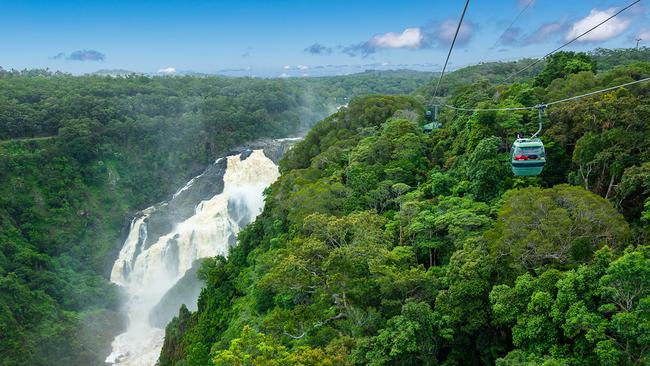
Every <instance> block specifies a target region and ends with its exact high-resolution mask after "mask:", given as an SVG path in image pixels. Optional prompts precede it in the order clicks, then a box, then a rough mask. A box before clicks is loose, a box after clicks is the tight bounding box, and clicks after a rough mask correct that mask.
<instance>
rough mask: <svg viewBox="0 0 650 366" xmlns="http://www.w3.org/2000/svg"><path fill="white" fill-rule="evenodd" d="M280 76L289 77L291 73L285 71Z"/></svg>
mask: <svg viewBox="0 0 650 366" xmlns="http://www.w3.org/2000/svg"><path fill="white" fill-rule="evenodd" d="M280 77H281V78H288V77H289V74H287V73H286V72H283V73H282V74H280Z"/></svg>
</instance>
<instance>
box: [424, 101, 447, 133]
mask: <svg viewBox="0 0 650 366" xmlns="http://www.w3.org/2000/svg"><path fill="white" fill-rule="evenodd" d="M434 111H435V113H431V110H430V109H429V110H427V111H426V112H425V114H424V120H425V121H426V122H428V123H427V124H425V125H424V126H422V129H423V130H424V133H427V134H429V133H431V132H433V130H435V129H438V128H442V123H440V122H438V106H437V105H436V106H434Z"/></svg>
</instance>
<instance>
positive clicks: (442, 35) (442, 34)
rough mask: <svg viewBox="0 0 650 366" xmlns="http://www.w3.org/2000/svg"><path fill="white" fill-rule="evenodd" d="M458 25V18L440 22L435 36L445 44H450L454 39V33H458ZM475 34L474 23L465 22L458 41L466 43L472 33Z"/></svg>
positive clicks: (459, 32) (461, 27)
mask: <svg viewBox="0 0 650 366" xmlns="http://www.w3.org/2000/svg"><path fill="white" fill-rule="evenodd" d="M456 27H458V20H455V19H447V20H444V21H442V22H440V23H439V24H438V26H437V27H436V33H435V37H436V38H437V39H438V40H439V41H440V42H442V43H444V45H447V44H450V43H451V41H452V40H453V39H454V34H455V33H456ZM473 34H474V25H473V24H472V23H470V22H463V24H462V25H461V26H460V30H459V31H458V37H457V38H456V42H458V43H465V42H468V41H469V40H470V39H471V38H472V35H473Z"/></svg>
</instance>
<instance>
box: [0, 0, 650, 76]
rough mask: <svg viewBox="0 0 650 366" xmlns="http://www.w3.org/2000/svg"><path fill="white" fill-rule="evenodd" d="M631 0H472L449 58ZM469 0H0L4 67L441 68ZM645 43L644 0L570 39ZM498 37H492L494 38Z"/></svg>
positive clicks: (581, 22) (507, 45) (582, 19)
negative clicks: (588, 31)
mask: <svg viewBox="0 0 650 366" xmlns="http://www.w3.org/2000/svg"><path fill="white" fill-rule="evenodd" d="M631 2H632V0H617V1H608V0H592V1H588V0H572V1H558V0H552V1H551V0H532V3H531V4H530V5H529V6H528V8H527V9H526V11H525V12H524V13H523V14H522V16H521V17H520V18H519V20H518V21H517V22H516V23H515V24H514V26H513V27H511V28H510V30H509V31H508V32H506V33H505V34H504V33H503V32H504V31H505V30H506V28H507V27H508V25H509V24H510V23H511V22H512V21H513V20H514V19H515V18H516V17H517V14H519V13H520V11H521V10H522V9H524V7H526V5H527V4H528V3H529V0H502V1H487V0H473V1H470V5H469V8H468V11H467V15H466V19H465V26H464V27H463V29H462V30H461V34H460V43H459V44H458V46H457V47H456V48H455V50H454V53H453V55H452V63H451V68H452V69H453V68H455V67H460V66H464V65H468V64H473V63H478V62H481V61H489V60H510V59H516V58H520V57H524V56H532V57H537V56H542V55H543V54H545V53H546V52H548V51H550V50H551V49H553V48H554V47H556V46H558V45H559V44H560V43H561V42H563V41H565V40H566V39H569V38H570V37H571V36H572V35H577V34H579V33H581V32H582V31H584V30H586V29H588V28H589V27H591V26H592V25H595V24H596V23H598V22H599V21H601V20H603V19H605V18H606V17H607V16H609V15H611V14H613V13H614V12H615V11H616V10H618V9H620V8H621V7H623V6H625V5H627V4H629V3H631ZM463 5H464V0H445V1H439V0H427V1H424V0H393V1H384V0H372V1H370V0H357V1H352V0H347V1H340V0H328V1H296V0H283V1H254V0H240V1H207V0H203V1H200V0H185V1H164V0H158V1H136V0H112V1H108V0H105V1H99V0H79V1H73V0H59V1H36V0H17V1H8V0H0V66H1V67H4V68H6V69H7V68H17V69H23V68H46V67H47V68H50V69H53V70H62V71H67V72H72V73H75V74H79V73H85V72H92V71H96V70H99V69H126V70H130V71H137V72H147V73H149V72H161V73H164V72H167V73H173V72H182V71H195V72H205V73H224V74H230V75H252V76H287V75H290V76H299V75H323V74H338V73H347V72H352V71H360V70H363V69H381V68H404V67H408V68H413V69H419V70H432V71H436V70H439V69H440V67H441V66H440V65H441V64H442V63H443V62H444V57H445V55H446V53H447V49H448V45H449V43H450V40H451V37H452V36H453V31H454V29H455V26H456V22H457V20H458V17H459V16H460V12H461V10H462V6H463ZM636 38H642V39H643V40H642V41H641V45H650V16H649V15H648V12H647V11H646V9H645V7H644V6H643V1H642V2H641V3H640V4H637V5H635V6H634V7H633V8H631V9H630V10H628V11H626V12H625V13H623V14H621V15H620V16H618V17H617V18H615V19H613V20H611V21H610V22H608V23H607V24H606V25H605V26H603V27H602V29H601V28H599V29H598V30H596V31H594V32H593V33H591V34H590V35H589V36H588V37H586V38H585V41H584V42H578V43H577V44H576V45H575V46H572V47H570V48H569V49H573V50H586V49H593V48H595V47H633V46H634V45H635V43H636V42H635V39H636ZM495 43H496V47H493V45H495Z"/></svg>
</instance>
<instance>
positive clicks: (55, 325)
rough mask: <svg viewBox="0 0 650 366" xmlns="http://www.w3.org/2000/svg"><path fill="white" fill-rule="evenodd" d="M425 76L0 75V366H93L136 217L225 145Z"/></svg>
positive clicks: (105, 339) (309, 120) (302, 122)
mask: <svg viewBox="0 0 650 366" xmlns="http://www.w3.org/2000/svg"><path fill="white" fill-rule="evenodd" d="M430 77H431V75H430V74H428V73H416V72H392V73H383V74H381V75H379V74H376V73H372V72H368V73H363V74H358V75H350V76H347V77H336V78H318V79H314V80H311V79H296V80H280V79H275V80H271V79H269V80H264V79H251V78H225V77H203V78H199V77H146V76H142V75H128V76H125V77H106V76H96V75H88V76H80V77H77V76H71V75H67V74H61V73H52V72H49V71H47V70H24V71H16V70H2V69H0V329H1V331H0V365H3V366H4V365H84V366H87V365H96V364H97V365H103V364H104V363H103V360H104V358H105V357H106V356H107V355H108V353H109V352H110V341H111V340H112V338H113V337H114V336H115V335H116V334H117V333H118V332H119V331H120V329H121V328H122V327H123V325H122V321H121V320H120V318H119V316H118V313H117V310H118V303H119V301H118V300H119V299H118V296H119V295H118V291H117V290H116V288H115V287H114V286H113V285H110V284H109V282H108V280H107V279H106V278H107V276H108V273H109V272H110V266H111V265H112V262H113V260H114V259H115V255H116V253H117V251H119V249H120V247H121V244H122V240H123V239H124V237H123V235H124V233H123V232H122V230H123V229H125V228H126V229H128V222H129V219H130V217H131V216H132V215H133V214H134V213H135V212H136V211H137V210H140V209H143V208H145V207H147V206H149V205H152V204H154V203H156V202H159V201H160V200H162V199H165V198H167V197H169V196H170V195H171V194H172V193H173V192H174V191H175V190H176V189H178V188H179V187H181V186H183V184H185V182H186V181H187V180H188V179H189V178H191V177H192V176H193V175H194V174H196V173H197V172H200V171H201V170H202V169H203V168H204V167H205V166H206V165H207V164H208V163H210V162H212V161H213V160H214V159H215V158H217V157H218V156H219V155H220V154H223V153H225V152H227V151H228V149H230V148H232V147H233V146H234V145H237V144H242V143H244V142H247V141H251V140H255V139H260V138H277V137H286V136H288V135H292V134H297V133H300V132H301V131H304V130H305V129H307V128H309V127H310V126H311V125H312V124H313V123H314V122H315V121H317V120H319V119H321V118H323V117H324V116H326V115H328V114H329V113H331V112H332V111H334V110H335V108H334V107H335V105H336V104H337V103H342V101H344V100H345V98H353V97H355V96H357V95H363V94H368V93H371V92H381V93H411V92H413V91H414V90H415V88H416V87H418V86H419V85H421V84H422V83H424V82H426V81H427V80H430Z"/></svg>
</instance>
